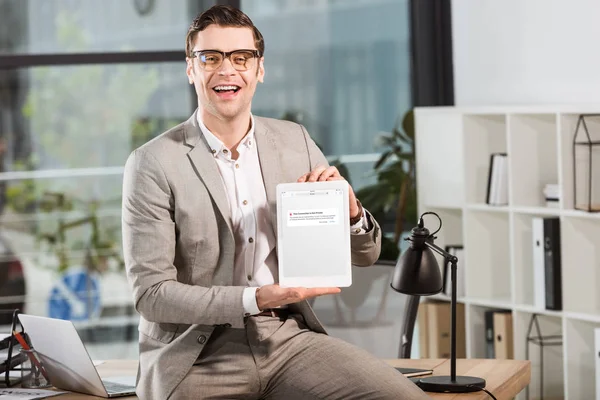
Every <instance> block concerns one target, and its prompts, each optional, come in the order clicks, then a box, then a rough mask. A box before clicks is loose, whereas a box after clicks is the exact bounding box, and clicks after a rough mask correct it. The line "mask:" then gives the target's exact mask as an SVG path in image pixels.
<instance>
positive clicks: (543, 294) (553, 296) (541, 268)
mask: <svg viewBox="0 0 600 400" xmlns="http://www.w3.org/2000/svg"><path fill="white" fill-rule="evenodd" d="M532 236H533V278H534V283H533V291H534V296H533V297H534V305H535V307H537V308H541V309H543V308H545V309H548V310H562V283H561V263H560V258H561V251H560V219H559V218H558V217H548V218H542V217H534V218H533V219H532Z"/></svg>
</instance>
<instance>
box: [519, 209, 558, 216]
mask: <svg viewBox="0 0 600 400" xmlns="http://www.w3.org/2000/svg"><path fill="white" fill-rule="evenodd" d="M511 211H512V212H514V213H516V214H531V215H537V216H558V215H560V214H561V210H560V209H559V208H551V207H511Z"/></svg>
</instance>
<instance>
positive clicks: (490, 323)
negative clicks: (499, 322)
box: [484, 310, 495, 358]
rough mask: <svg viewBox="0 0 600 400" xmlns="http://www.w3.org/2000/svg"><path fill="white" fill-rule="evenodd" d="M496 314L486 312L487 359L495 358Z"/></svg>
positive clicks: (492, 311) (489, 311) (491, 311)
mask: <svg viewBox="0 0 600 400" xmlns="http://www.w3.org/2000/svg"><path fill="white" fill-rule="evenodd" d="M494 312H495V310H487V311H485V312H484V323H485V358H494V357H495V351H494Z"/></svg>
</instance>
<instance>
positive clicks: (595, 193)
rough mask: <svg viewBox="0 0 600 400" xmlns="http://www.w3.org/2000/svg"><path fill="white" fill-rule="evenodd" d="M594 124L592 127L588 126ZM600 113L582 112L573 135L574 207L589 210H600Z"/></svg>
mask: <svg viewBox="0 0 600 400" xmlns="http://www.w3.org/2000/svg"><path fill="white" fill-rule="evenodd" d="M588 125H590V126H593V127H594V129H590V127H589V126H588ZM599 167H600V114H581V115H579V118H578V120H577V127H576V128H575V134H574V135H573V195H574V197H575V198H574V207H575V209H577V210H583V211H587V212H599V211H600V174H598V171H597V172H596V175H593V171H594V169H598V168H599Z"/></svg>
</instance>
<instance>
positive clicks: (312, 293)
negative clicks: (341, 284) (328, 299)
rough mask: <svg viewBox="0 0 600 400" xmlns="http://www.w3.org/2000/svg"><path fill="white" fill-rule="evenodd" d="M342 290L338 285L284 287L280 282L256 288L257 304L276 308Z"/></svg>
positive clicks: (261, 307)
mask: <svg viewBox="0 0 600 400" xmlns="http://www.w3.org/2000/svg"><path fill="white" fill-rule="evenodd" d="M340 291H341V290H340V288H337V287H329V288H303V287H294V288H282V287H280V286H279V285H278V284H274V285H265V286H261V287H260V288H258V289H257V290H256V304H257V305H258V309H259V310H265V309H267V308H275V307H279V306H283V305H286V304H291V303H297V302H299V301H302V300H306V299H309V298H311V297H317V296H322V295H324V294H336V293H339V292H340Z"/></svg>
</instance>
